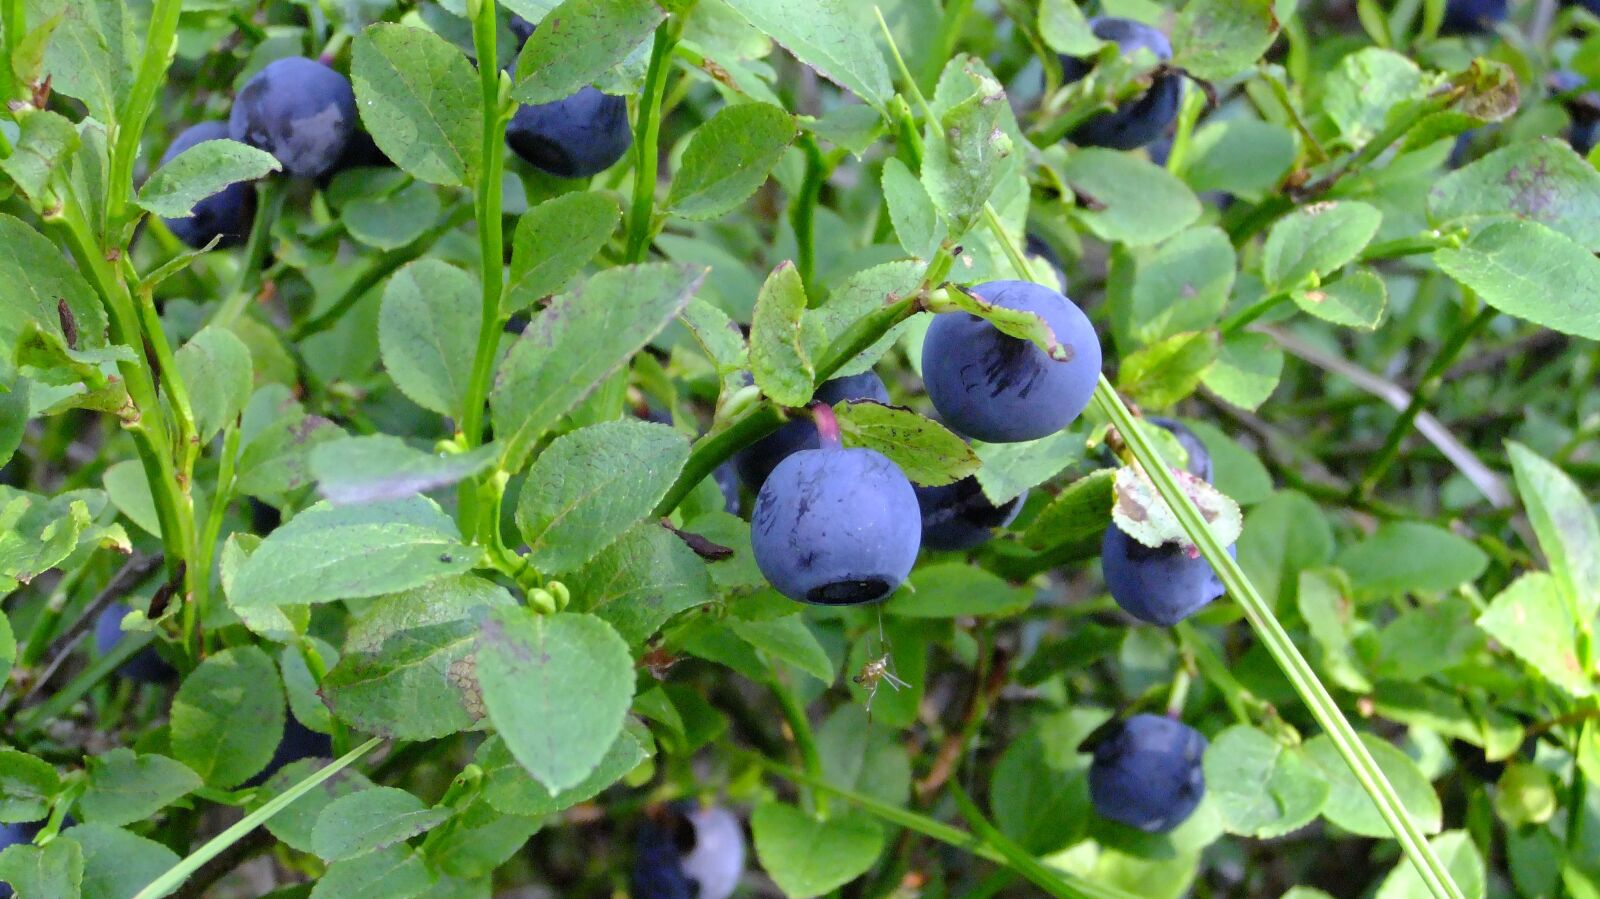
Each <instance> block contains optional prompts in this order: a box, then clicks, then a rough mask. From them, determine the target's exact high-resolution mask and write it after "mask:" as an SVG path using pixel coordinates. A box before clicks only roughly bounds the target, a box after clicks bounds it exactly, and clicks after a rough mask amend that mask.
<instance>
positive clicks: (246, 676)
mask: <svg viewBox="0 0 1600 899" xmlns="http://www.w3.org/2000/svg"><path fill="white" fill-rule="evenodd" d="M284 708H285V699H284V695H283V685H282V684H281V683H280V682H279V680H278V669H277V667H276V666H274V665H273V664H272V659H271V658H270V657H268V656H267V654H266V653H265V652H262V651H261V650H260V649H258V648H257V647H254V646H236V647H234V648H232V649H225V650H223V651H221V652H218V653H214V654H212V655H210V656H207V657H206V660H205V661H203V662H201V663H200V666H199V667H198V668H196V669H195V670H194V671H192V672H190V673H189V676H188V677H186V678H184V679H183V684H182V685H181V686H180V687H178V694H177V695H176V696H175V697H173V699H172V724H171V727H172V754H173V755H174V756H176V757H177V759H178V761H180V762H182V763H183V764H185V765H187V766H189V768H190V769H192V770H193V771H194V773H196V774H198V775H200V777H201V778H202V779H203V780H205V782H206V783H208V784H210V785H212V786H215V787H222V788H227V787H233V786H237V785H238V784H240V783H243V782H244V781H245V780H246V779H248V778H249V777H250V776H251V775H253V774H256V773H257V772H259V771H260V770H261V769H263V768H265V767H266V766H267V762H269V761H271V760H272V753H273V750H274V749H275V748H276V747H277V745H278V741H279V739H280V738H281V737H282V736H283V722H284Z"/></svg>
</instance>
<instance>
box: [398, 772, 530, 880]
mask: <svg viewBox="0 0 1600 899" xmlns="http://www.w3.org/2000/svg"><path fill="white" fill-rule="evenodd" d="M512 764H515V762H513V763H512ZM542 823H543V821H542V820H541V819H539V818H536V817H526V816H523V815H511V814H505V813H503V812H501V811H500V810H498V809H496V808H495V807H494V806H493V805H490V804H489V803H488V802H486V801H484V800H483V799H482V798H481V797H480V798H478V799H476V800H474V801H472V802H471V803H470V804H468V805H467V806H466V808H463V809H460V810H459V811H457V813H456V814H455V816H454V817H452V818H451V819H450V820H449V821H446V822H445V823H444V825H443V826H442V827H440V828H439V830H438V831H437V832H436V833H434V834H432V835H430V836H429V837H428V839H427V840H426V841H425V842H424V844H423V847H422V848H423V850H424V853H425V854H426V856H427V858H428V861H429V862H430V863H431V864H432V865H434V866H437V867H438V868H440V869H441V870H443V871H444V872H445V873H446V874H449V875H452V876H454V877H463V878H488V877H489V875H490V874H492V873H493V872H494V870H495V869H496V868H498V867H500V866H501V865H503V864H505V863H506V862H507V861H508V860H510V858H511V857H512V856H514V855H516V854H517V853H518V852H520V851H521V849H522V847H523V846H524V845H525V844H526V843H527V842H528V838H529V837H531V836H533V834H534V833H535V832H537V831H538V830H539V827H540V825H541V824H542ZM444 883H445V881H444V879H442V878H441V880H440V883H439V886H443V885H444ZM439 886H436V887H435V889H434V890H433V891H432V892H431V893H429V894H428V897H427V899H444V895H443V894H441V893H440V892H439ZM489 889H490V886H489V883H488V882H487V881H485V882H484V883H482V884H481V891H480V892H473V893H470V894H466V893H463V894H460V896H461V899H479V897H480V896H486V895H487V894H488V893H489ZM449 895H456V894H449Z"/></svg>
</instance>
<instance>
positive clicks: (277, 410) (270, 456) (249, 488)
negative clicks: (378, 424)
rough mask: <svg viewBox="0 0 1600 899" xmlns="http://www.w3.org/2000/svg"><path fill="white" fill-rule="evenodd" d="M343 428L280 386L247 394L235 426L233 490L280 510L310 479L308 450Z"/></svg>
mask: <svg viewBox="0 0 1600 899" xmlns="http://www.w3.org/2000/svg"><path fill="white" fill-rule="evenodd" d="M342 436H344V432H343V431H341V430H339V427H338V426H337V425H335V424H334V423H333V422H331V421H329V420H327V419H326V418H323V417H322V416H320V415H307V414H306V411H305V409H304V407H302V406H301V405H300V403H299V402H298V401H296V400H295V399H294V397H293V396H292V395H291V394H290V393H289V390H288V388H286V387H284V386H283V385H281V384H269V385H267V386H265V387H263V388H261V389H260V390H257V391H256V393H255V395H254V396H252V397H251V398H250V402H249V404H248V405H246V406H245V409H244V418H243V419H242V420H241V422H240V426H239V443H240V445H241V446H243V447H244V449H242V450H240V452H239V463H238V467H237V474H236V478H237V479H236V481H235V482H234V489H235V490H236V491H237V492H239V493H242V494H244V495H246V496H254V497H256V498H258V499H262V500H266V501H267V502H269V503H272V504H273V505H277V506H279V507H280V508H281V507H283V506H284V505H286V504H287V503H288V502H289V499H290V497H291V496H293V495H295V494H296V493H297V492H298V491H299V490H300V488H302V487H305V486H308V485H309V484H310V483H311V481H312V477H311V461H310V456H311V450H312V449H313V448H314V447H316V446H317V445H318V444H320V443H324V442H326V441H329V440H337V439H338V438H340V437H342Z"/></svg>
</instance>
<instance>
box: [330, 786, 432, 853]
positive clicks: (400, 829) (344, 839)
mask: <svg viewBox="0 0 1600 899" xmlns="http://www.w3.org/2000/svg"><path fill="white" fill-rule="evenodd" d="M449 817H450V810H449V809H447V808H429V807H428V806H427V805H425V804H424V803H423V801H422V800H421V799H418V798H417V797H415V796H413V795H411V794H410V793H408V792H406V791H405V790H400V789H396V788H394V787H373V788H372V789H370V790H362V791H360V792H359V793H351V794H350V795H348V796H341V797H339V798H338V799H335V800H333V801H332V802H330V803H328V806H327V808H324V809H323V810H322V814H321V815H319V816H317V826H316V827H315V828H313V829H312V831H311V842H312V845H313V846H315V847H316V853H317V855H320V856H322V857H323V858H324V859H327V860H329V861H336V860H338V859H342V858H354V857H356V856H358V855H366V854H367V853H369V852H376V851H378V850H379V849H384V848H387V847H389V846H393V845H394V844H396V843H399V842H402V841H404V840H409V839H411V838H412V837H414V836H416V835H417V834H420V833H426V832H428V831H430V830H432V829H433V828H435V827H438V826H439V825H440V824H442V823H444V821H445V819H447V818H449Z"/></svg>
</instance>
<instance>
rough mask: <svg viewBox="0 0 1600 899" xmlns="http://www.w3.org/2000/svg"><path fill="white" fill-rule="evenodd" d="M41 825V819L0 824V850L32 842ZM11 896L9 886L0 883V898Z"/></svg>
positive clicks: (8, 898)
mask: <svg viewBox="0 0 1600 899" xmlns="http://www.w3.org/2000/svg"><path fill="white" fill-rule="evenodd" d="M43 827H44V822H43V821H33V822H30V823H27V824H0V852H4V851H6V850H7V849H9V848H11V847H12V846H20V845H23V844H26V843H31V842H33V838H34V837H36V836H38V835H39V831H40V829H42V828H43ZM11 897H12V892H11V887H10V886H9V885H7V884H5V883H0V899H11Z"/></svg>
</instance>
